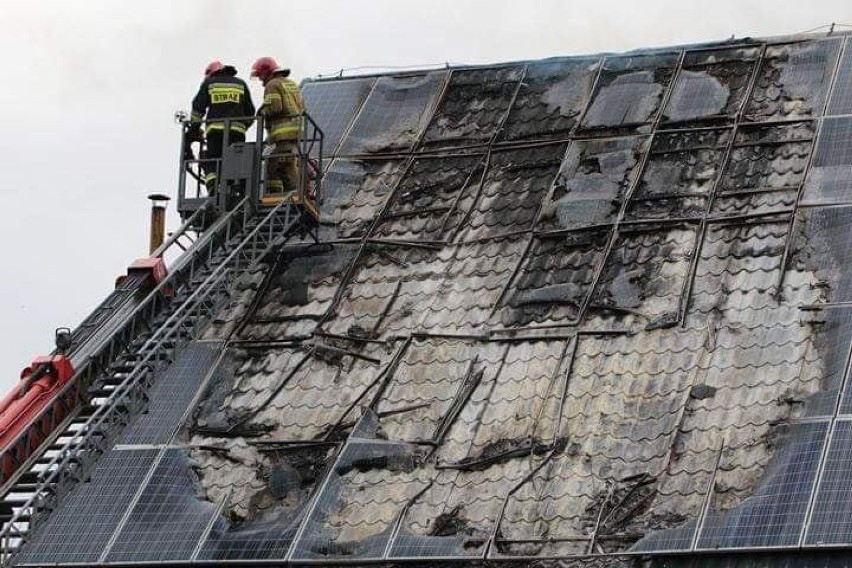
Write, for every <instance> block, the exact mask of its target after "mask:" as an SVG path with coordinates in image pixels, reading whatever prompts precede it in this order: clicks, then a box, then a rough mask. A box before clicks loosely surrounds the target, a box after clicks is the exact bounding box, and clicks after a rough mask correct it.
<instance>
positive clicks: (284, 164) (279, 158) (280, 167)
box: [266, 141, 299, 195]
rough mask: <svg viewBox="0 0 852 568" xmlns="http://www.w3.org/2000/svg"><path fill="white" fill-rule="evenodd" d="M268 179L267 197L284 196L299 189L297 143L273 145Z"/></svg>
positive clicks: (267, 170)
mask: <svg viewBox="0 0 852 568" xmlns="http://www.w3.org/2000/svg"><path fill="white" fill-rule="evenodd" d="M266 177H267V180H266V193H267V195H269V194H278V195H283V194H284V193H289V192H291V191H296V190H298V189H299V152H298V148H297V147H296V142H295V141H293V142H275V143H274V144H273V147H272V153H271V154H270V156H269V161H268V162H267V164H266Z"/></svg>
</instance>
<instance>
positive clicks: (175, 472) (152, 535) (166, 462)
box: [105, 449, 218, 562]
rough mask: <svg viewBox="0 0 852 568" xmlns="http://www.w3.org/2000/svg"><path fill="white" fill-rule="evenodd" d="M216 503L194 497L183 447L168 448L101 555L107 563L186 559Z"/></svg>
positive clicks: (211, 514) (194, 546) (194, 491)
mask: <svg viewBox="0 0 852 568" xmlns="http://www.w3.org/2000/svg"><path fill="white" fill-rule="evenodd" d="M217 516H218V511H217V510H216V506H215V505H213V504H212V503H209V502H204V501H201V500H199V499H198V498H197V497H196V488H195V484H194V481H193V479H192V477H191V474H190V469H189V463H188V460H187V456H186V454H185V451H184V450H181V449H168V450H166V451H165V453H164V454H163V456H162V458H161V460H160V461H159V463H158V464H157V466H156V468H155V469H154V472H153V474H152V475H151V477H150V479H149V480H148V483H147V484H146V485H145V488H144V489H143V490H142V492H141V493H140V494H139V497H138V499H137V500H136V503H135V504H134V506H133V509H132V511H130V513H129V515H128V516H127V517H126V519H125V521H124V523H123V525H122V526H121V529H120V531H119V532H118V534H116V535H115V537H114V542H113V544H112V546H111V548H110V550H109V553H108V554H107V555H106V558H105V560H106V561H107V562H155V561H156V562H162V561H168V560H190V559H191V557H192V555H193V553H194V552H195V549H196V548H197V546H198V544H199V541H200V539H202V538H203V537H204V535H205V534H206V531H207V527H208V526H209V525H210V523H211V522H212V521H213V519H214V518H215V517H217Z"/></svg>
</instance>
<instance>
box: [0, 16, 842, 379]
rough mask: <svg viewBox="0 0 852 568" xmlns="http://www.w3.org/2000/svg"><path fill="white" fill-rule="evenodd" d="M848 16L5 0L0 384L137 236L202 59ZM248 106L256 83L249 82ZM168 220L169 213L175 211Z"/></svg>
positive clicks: (317, 66)
mask: <svg viewBox="0 0 852 568" xmlns="http://www.w3.org/2000/svg"><path fill="white" fill-rule="evenodd" d="M832 21H834V22H839V23H847V24H852V2H850V1H849V0H836V1H835V0H832V1H829V0H823V1H818V0H810V1H802V0H793V1H787V0H772V1H768V0H767V1H754V0H713V1H710V2H707V1H701V2H692V1H689V0H677V1H664V0H642V1H639V0H635V1H628V0H624V1H616V0H594V1H582V2H580V1H562V2H559V1H537V2H536V1H520V0H514V1H505V0H499V1H498V0H475V1H474V0H450V1H445V0H424V1H422V2H416V3H415V2H408V1H402V0H381V1H380V0H371V1H370V0H358V1H355V0H348V1H347V0H307V1H303V2H293V1H279V2H275V3H273V2H247V1H240V2H238V1H232V2H226V1H221V0H218V1H217V0H203V1H202V0H179V1H176V0H168V1H160V0H148V1H146V2H138V1H133V2H130V1H118V0H74V1H70V0H69V1H60V0H38V1H35V2H27V1H24V0H0V61H2V62H3V71H4V76H5V77H6V79H5V81H6V86H5V87H3V88H2V89H0V125H2V128H3V132H4V134H3V135H2V136H0V191H2V193H0V195H2V207H3V211H4V212H3V214H2V217H3V222H0V243H3V245H2V246H3V250H4V254H3V261H2V263H3V268H2V278H0V317H2V327H0V391H6V390H7V389H8V388H9V387H10V386H11V385H12V384H13V382H14V381H16V380H17V377H18V373H19V371H20V369H21V368H22V367H23V366H24V365H25V364H27V363H28V361H29V360H30V359H31V358H32V357H33V356H35V355H37V354H39V353H46V352H49V351H50V350H51V349H52V347H53V340H52V334H53V329H54V328H55V327H57V326H61V325H68V326H72V327H73V326H74V325H75V324H77V323H78V322H79V321H80V320H81V319H82V318H83V317H84V316H85V315H86V314H87V313H88V312H89V311H90V310H91V309H92V308H94V307H95V306H96V305H97V304H98V302H99V301H100V300H101V299H102V298H103V297H104V296H105V295H106V294H107V293H108V292H109V290H110V289H111V287H112V283H113V281H114V279H115V277H116V276H117V275H118V274H122V273H123V272H124V271H125V267H126V266H127V265H128V264H129V263H130V262H131V261H132V260H133V259H134V258H137V257H139V256H143V255H144V253H145V252H146V246H147V224H148V220H147V215H148V213H147V212H148V203H147V201H146V199H145V196H146V195H147V194H148V193H151V192H165V193H169V194H172V195H174V193H175V187H176V178H177V175H176V173H177V159H178V145H179V131H178V128H177V127H176V126H175V125H174V124H173V122H172V114H173V111H174V110H176V109H181V108H182V109H187V108H188V107H189V101H190V99H191V98H192V96H193V95H194V93H195V91H196V89H197V88H198V84H199V82H200V80H201V78H202V77H201V75H202V70H203V68H204V66H205V65H206V64H207V62H208V61H209V60H210V59H214V58H218V59H221V60H222V61H224V62H226V63H230V64H233V65H235V66H236V67H237V68H238V69H239V70H240V71H241V74H242V75H243V76H246V75H247V70H248V68H249V66H250V65H251V62H252V61H253V60H254V59H255V58H256V57H258V56H262V55H273V56H275V57H276V58H278V60H279V62H281V63H282V64H285V65H288V66H290V67H291V68H292V69H293V72H294V75H295V76H296V78H301V77H306V76H312V75H315V74H317V73H330V72H334V71H336V70H338V69H341V68H353V67H359V66H372V65H379V66H396V65H425V64H434V63H440V62H445V61H450V62H457V63H484V62H491V61H505V60H517V59H535V58H543V57H551V56H555V55H570V54H580V53H590V52H600V51H622V50H626V49H633V48H638V47H650V46H662V45H669V44H678V43H695V42H701V41H710V40H720V39H725V38H728V37H730V36H731V34H736V36H737V37H742V36H746V35H752V36H765V35H782V34H787V33H795V32H800V31H804V30H807V29H809V28H813V27H816V26H819V25H822V24H826V23H829V22H832ZM253 88H254V90H255V100H256V101H257V99H258V98H259V96H258V95H259V86H258V85H254V87H253ZM171 222H172V226H174V225H175V216H174V215H173V216H172V218H171Z"/></svg>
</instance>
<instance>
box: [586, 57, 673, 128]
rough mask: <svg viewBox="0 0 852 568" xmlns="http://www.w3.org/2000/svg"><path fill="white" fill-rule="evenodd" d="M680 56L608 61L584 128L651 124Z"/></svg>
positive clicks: (624, 58)
mask: <svg viewBox="0 0 852 568" xmlns="http://www.w3.org/2000/svg"><path fill="white" fill-rule="evenodd" d="M678 57H679V55H678V54H676V53H667V54H655V55H637V56H621V57H613V58H610V59H607V60H606V61H605V62H604V67H603V70H602V71H601V73H600V76H599V77H598V82H597V86H596V87H595V92H594V95H593V96H592V101H591V103H590V104H589V108H588V110H587V111H586V115H585V116H584V117H583V121H582V127H583V128H584V129H606V130H610V131H613V130H615V131H617V130H619V129H624V128H631V127H635V126H639V125H643V124H647V123H650V122H652V121H653V120H654V118H655V117H656V115H657V112H658V110H659V106H660V103H661V102H662V100H663V97H664V95H665V92H666V90H667V89H668V86H669V83H670V82H671V79H672V75H674V71H675V66H676V64H677V61H678Z"/></svg>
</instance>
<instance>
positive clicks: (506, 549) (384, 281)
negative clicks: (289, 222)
mask: <svg viewBox="0 0 852 568" xmlns="http://www.w3.org/2000/svg"><path fill="white" fill-rule="evenodd" d="M845 41H846V40H845V39H841V38H836V37H829V38H824V37H820V38H812V39H807V40H802V41H799V40H794V41H786V40H785V41H782V42H780V43H778V42H769V43H757V42H752V41H745V40H744V41H742V42H737V43H735V44H731V43H725V44H714V45H710V46H707V47H706V48H698V49H688V50H686V51H675V50H665V51H659V50H658V51H653V52H638V53H629V54H623V55H610V56H606V57H593V58H588V57H585V58H576V59H575V58H564V59H563V58H560V59H556V60H548V61H544V62H527V63H519V64H511V65H497V66H489V67H482V68H476V67H474V68H462V69H456V70H449V71H447V70H440V71H419V72H411V73H400V74H387V75H381V76H377V77H369V78H356V79H351V78H346V79H339V80H326V81H321V82H317V83H307V84H306V85H305V87H304V89H305V96H306V99H307V100H308V104H309V107H311V109H312V112H314V113H315V114H316V116H317V117H318V119H319V120H320V124H321V126H322V125H325V126H324V128H326V130H327V134H328V135H329V138H328V140H329V141H331V142H333V141H334V140H336V139H339V138H341V137H344V139H343V140H342V141H341V142H340V144H339V146H340V148H339V151H338V152H337V156H335V157H334V160H333V162H332V163H331V165H330V167H329V169H328V174H327V179H326V189H327V192H326V194H327V195H326V201H325V203H324V204H323V205H322V211H323V220H324V223H325V229H326V230H327V231H328V232H329V233H333V234H334V235H335V238H336V239H339V240H335V241H331V242H326V243H323V244H321V245H312V247H313V248H312V247H299V248H292V249H291V248H290V247H289V245H287V246H284V247H283V249H282V255H281V259H280V261H279V262H277V263H274V265H275V272H274V273H271V274H269V275H266V276H265V275H264V271H263V270H259V271H257V272H254V273H252V274H247V275H245V277H244V278H243V279H241V280H240V282H239V284H238V285H237V286H238V287H237V290H236V291H235V292H236V293H235V294H234V295H233V297H232V302H231V305H230V306H229V307H228V309H227V310H225V312H223V313H222V314H220V315H219V316H217V318H216V320H215V321H214V322H213V324H212V325H211V328H210V330H208V332H207V335H208V337H214V338H220V339H224V338H226V337H227V338H229V339H230V340H231V343H230V344H229V345H230V346H229V349H228V353H229V359H228V365H226V366H223V367H222V368H221V369H219V370H218V371H216V372H214V373H212V374H211V372H210V370H211V367H212V366H213V365H214V363H215V360H216V358H217V354H218V350H219V349H220V347H221V344H220V343H205V344H194V345H192V346H190V348H189V349H187V350H186V351H185V352H184V353H183V354H181V356H180V357H179V358H178V359H177V361H176V362H175V363H174V364H173V365H172V367H171V368H169V369H168V370H166V371H165V373H163V375H162V376H161V377H159V381H158V383H157V384H156V386H155V387H154V388H153V389H152V390H151V391H150V408H149V411H148V413H147V414H146V415H143V416H142V417H141V418H140V419H138V420H137V421H136V422H134V423H133V424H131V425H130V427H129V429H128V430H127V431H126V432H125V433H124V437H123V438H122V440H121V441H122V443H124V444H143V446H134V448H147V449H129V450H128V449H124V450H111V451H109V452H107V454H106V456H105V457H104V459H103V461H102V462H101V464H100V466H99V468H98V469H97V470H95V472H94V474H93V475H92V478H91V480H90V481H88V482H85V483H83V484H81V485H80V486H79V487H78V488H77V489H76V490H75V492H74V493H72V494H71V495H70V496H69V497H68V498H67V499H64V500H63V501H61V502H60V504H59V506H58V508H57V510H56V511H54V512H53V514H52V515H51V516H50V517H49V518H48V520H47V521H46V522H45V523H43V524H42V525H41V526H39V527H37V528H36V530H35V532H34V536H33V538H32V540H31V542H30V543H28V544H27V545H26V546H25V547H24V548H23V550H22V552H21V554H20V555H18V557H17V561H18V562H20V563H43V562H57V563H60V564H62V563H68V562H82V563H92V562H96V561H98V560H99V559H101V558H103V559H105V560H106V561H107V562H116V563H137V562H138V563H143V562H202V563H203V562H217V563H227V562H229V561H234V562H246V561H263V562H270V561H271V562H282V561H287V562H292V563H305V564H327V565H335V564H340V563H359V562H368V563H395V562H399V563H403V562H414V561H420V562H431V563H434V562H442V561H454V560H457V561H466V562H470V561H471V560H472V559H476V561H477V562H478V561H480V559H482V558H485V559H486V560H492V559H499V560H501V561H502V560H511V561H519V562H525V563H526V562H529V561H530V559H531V558H532V559H551V558H558V559H559V561H560V562H566V565H570V564H568V563H570V562H572V561H575V560H576V561H577V562H579V563H581V564H580V565H582V563H584V562H588V561H589V557H590V556H593V557H595V559H594V561H595V562H597V561H600V562H602V563H603V565H607V563H610V562H617V561H616V560H614V558H615V556H616V555H623V554H627V555H634V554H635V555H651V556H654V555H662V554H667V553H678V554H686V555H687V557H688V558H690V561H693V560H694V558H693V556H692V553H700V554H706V553H719V552H724V553H727V552H733V551H736V552H738V553H740V552H744V551H754V550H766V549H781V550H790V551H793V550H796V551H799V550H800V549H801V547H804V548H819V547H834V546H852V542H851V541H852V523H850V522H849V519H848V517H849V516H850V512H852V502H851V501H850V499H849V498H848V496H849V494H850V491H852V473H850V472H852V461H850V456H849V455H848V454H849V453H850V451H849V446H850V440H852V427H850V416H852V389H851V388H850V386H849V377H848V374H849V369H848V367H849V361H850V353H852V308H850V307H849V302H851V301H852V287H850V284H849V282H852V274H850V268H849V267H850V266H852V257H850V252H849V251H852V242H850V235H852V232H850V230H849V228H850V227H852V182H850V179H852V175H850V171H852V170H850V168H852V165H850V164H852V134H850V133H852V123H850V119H849V118H848V117H846V116H843V114H845V113H846V112H847V111H846V110H845V109H846V108H847V106H846V99H847V98H848V90H849V89H848V82H849V75H850V70H849V63H850V61H852V60H850V57H849V53H850V50H849V49H848V46H847V49H846V50H845V51H844V50H841V45H842V44H843V43H844V42H845ZM847 43H848V42H847ZM838 58H839V59H838ZM838 61H839V64H838V63H837V62H838ZM835 64H837V65H835ZM835 67H836V68H837V69H839V74H838V76H837V77H836V78H835V77H834V69H835ZM368 93H369V94H368ZM826 105H828V106H827V108H828V110H827V112H825V109H826ZM346 133H348V134H346ZM314 251H315V252H314ZM267 276H268V277H267ZM258 290H261V291H262V293H261V294H260V296H259V297H255V292H256V291H258ZM244 320H245V321H244ZM242 323H245V324H246V325H244V326H242V325H240V324H242ZM237 328H238V329H239V331H238V333H237V334H236V335H234V336H232V332H233V330H234V329H237ZM306 338H310V339H309V341H306ZM208 378H209V384H208V385H207V388H206V389H205V392H204V393H203V395H202V396H201V397H200V404H199V407H198V408H194V409H187V407H188V406H189V405H190V401H191V400H193V398H194V397H195V394H196V393H197V392H198V391H199V389H200V387H201V385H202V384H203V383H205V381H206V379H208ZM187 410H188V411H187ZM183 417H187V418H188V420H187V422H188V423H187V424H186V427H185V428H180V422H181V419H182V418H183ZM167 443H168V444H172V446H168V447H164V446H162V445H161V444H167ZM145 444H156V445H157V446H155V447H154V446H145ZM158 456H159V457H158ZM155 458H157V459H158V460H159V461H156V460H155ZM108 505H109V506H108ZM81 518H83V520H81ZM83 535H85V536H83ZM533 561H535V560H533ZM618 562H620V560H619V561H618Z"/></svg>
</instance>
